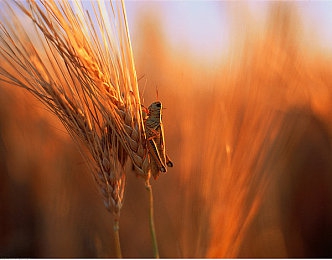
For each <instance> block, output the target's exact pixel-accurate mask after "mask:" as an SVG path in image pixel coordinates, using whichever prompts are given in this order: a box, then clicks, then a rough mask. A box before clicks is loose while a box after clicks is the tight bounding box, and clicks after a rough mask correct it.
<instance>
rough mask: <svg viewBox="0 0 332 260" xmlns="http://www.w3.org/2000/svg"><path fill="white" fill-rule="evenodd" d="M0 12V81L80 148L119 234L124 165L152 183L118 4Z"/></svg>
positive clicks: (54, 4)
mask: <svg viewBox="0 0 332 260" xmlns="http://www.w3.org/2000/svg"><path fill="white" fill-rule="evenodd" d="M84 4H86V5H87V6H84ZM2 5H5V7H6V8H1V10H2V11H1V13H0V15H1V18H2V19H1V23H0V55H1V56H2V58H3V60H4V63H3V64H2V65H1V67H0V76H1V80H3V81H5V82H7V83H9V84H11V85H16V86H18V87H21V88H24V89H26V90H28V91H29V92H31V93H32V94H33V95H34V96H35V97H37V98H38V99H39V100H40V101H41V102H42V103H44V104H45V105H46V106H47V108H48V109H49V110H50V111H51V112H53V113H54V114H55V115H56V116H57V117H58V118H59V119H60V120H61V122H62V123H63V125H64V126H65V128H66V129H67V130H68V133H69V134H70V135H71V136H72V137H73V138H74V140H76V141H77V143H79V144H80V147H81V152H82V154H83V155H84V157H85V158H87V160H88V162H89V166H90V168H91V172H92V175H93V177H94V179H95V181H96V183H97V184H98V187H99V188H100V191H101V194H102V195H103V199H104V203H105V206H106V208H107V209H108V210H109V211H110V212H112V213H113V216H114V220H115V232H118V221H119V217H120V209H121V206H122V200H123V193H124V185H125V174H124V165H125V162H126V161H127V158H130V159H131V161H132V163H133V165H134V167H135V169H136V172H137V174H138V175H140V176H142V177H143V178H144V179H145V180H146V181H147V183H148V181H149V177H150V171H149V168H150V163H149V157H148V156H146V154H147V152H146V148H145V131H144V125H143V118H142V111H141V103H140V97H139V91H138V85H137V78H136V71H135V68H134V61H133V55H132V50H131V43H130V39H129V33H128V26H127V22H126V13H125V9H124V4H123V2H114V3H112V2H108V3H106V2H104V1H93V2H85V3H83V1H80V0H76V1H73V2H70V3H68V2H65V1H60V2H58V1H54V0H51V1H41V2H36V1H33V0H27V1H26V2H19V1H17V2H16V1H14V2H10V3H9V4H8V3H5V4H4V3H2ZM17 8H18V9H19V10H18V9H17ZM19 12H22V13H24V14H25V16H23V17H24V18H22V16H20V15H19ZM27 24H28V25H27ZM117 238H118V237H117ZM118 256H121V252H120V254H118Z"/></svg>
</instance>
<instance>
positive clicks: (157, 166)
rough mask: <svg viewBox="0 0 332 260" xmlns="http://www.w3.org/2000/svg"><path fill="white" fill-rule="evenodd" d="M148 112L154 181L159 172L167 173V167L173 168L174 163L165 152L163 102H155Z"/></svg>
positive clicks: (148, 138)
mask: <svg viewBox="0 0 332 260" xmlns="http://www.w3.org/2000/svg"><path fill="white" fill-rule="evenodd" d="M146 110H147V111H146V113H147V117H146V119H145V131H146V137H147V148H148V151H149V154H150V156H151V172H152V175H153V177H154V179H157V178H158V176H159V172H166V171H167V166H168V167H173V163H172V162H171V160H170V159H169V157H168V156H167V154H166V150H165V139H164V127H163V124H162V115H161V111H162V104H161V102H159V101H156V102H153V103H152V104H151V105H150V106H149V107H148V109H146Z"/></svg>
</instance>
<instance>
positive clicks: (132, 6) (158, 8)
mask: <svg viewBox="0 0 332 260" xmlns="http://www.w3.org/2000/svg"><path fill="white" fill-rule="evenodd" d="M125 4H126V8H127V15H128V22H129V27H130V32H131V37H132V40H133V42H135V37H139V31H140V30H141V29H140V28H139V26H140V19H142V16H144V15H148V14H149V13H153V14H154V17H156V23H160V26H161V29H162V30H163V31H164V33H165V35H166V38H167V39H168V41H169V44H170V47H171V48H174V50H178V51H186V52H189V53H190V54H191V55H194V56H196V57H199V56H201V57H202V58H209V57H210V58H212V59H213V58H215V57H216V54H220V55H223V54H224V53H225V52H227V48H228V45H229V44H230V34H231V31H230V30H231V28H230V21H231V17H230V15H231V10H232V9H231V8H230V7H232V5H234V4H235V5H237V6H243V7H245V8H247V10H248V11H249V13H250V14H251V17H252V18H253V19H254V21H257V22H258V24H264V22H266V19H267V16H268V10H269V8H268V5H269V4H270V3H269V2H265V1H248V2H241V1H240V2H238V1H235V2H230V1H126V2H125ZM292 4H293V5H294V6H295V7H296V10H297V15H298V16H299V18H300V22H301V23H302V24H303V25H304V31H305V33H306V35H307V40H306V41H307V42H308V43H309V44H313V45H315V46H318V47H319V48H323V49H324V50H325V51H327V50H328V51H330V52H331V50H332V30H331V28H332V15H331V14H332V1H319V2H318V1H300V2H293V3H292ZM244 26H245V25H244ZM317 44H318V45H317Z"/></svg>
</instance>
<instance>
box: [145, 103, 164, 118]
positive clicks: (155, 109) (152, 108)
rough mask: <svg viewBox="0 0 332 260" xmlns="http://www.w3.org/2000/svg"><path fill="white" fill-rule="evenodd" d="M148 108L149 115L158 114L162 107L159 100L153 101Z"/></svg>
mask: <svg viewBox="0 0 332 260" xmlns="http://www.w3.org/2000/svg"><path fill="white" fill-rule="evenodd" d="M148 109H149V114H150V115H151V114H153V115H155V114H160V113H161V109H162V105H161V102H160V101H156V102H153V103H152V104H151V105H150V106H149V108H148Z"/></svg>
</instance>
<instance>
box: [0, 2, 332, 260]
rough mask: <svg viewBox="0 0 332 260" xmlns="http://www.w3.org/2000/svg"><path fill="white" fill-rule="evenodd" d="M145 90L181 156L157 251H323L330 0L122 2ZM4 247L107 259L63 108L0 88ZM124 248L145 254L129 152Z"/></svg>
mask: <svg viewBox="0 0 332 260" xmlns="http://www.w3.org/2000/svg"><path fill="white" fill-rule="evenodd" d="M126 6H127V14H128V21H129V27H130V33H131V40H132V45H133V51H134V57H135V63H136V69H137V74H138V78H139V86H140V91H141V94H142V97H143V103H144V104H146V105H149V104H150V103H151V102H153V101H155V100H156V99H157V98H158V99H160V100H161V101H162V102H163V105H164V107H165V108H166V109H165V110H164V114H163V122H164V127H165V132H166V145H167V146H166V149H167V151H168V154H169V155H170V157H171V158H172V160H173V162H174V168H173V169H169V171H168V173H167V174H166V175H163V176H161V177H160V178H159V179H158V180H157V181H153V183H152V185H153V189H154V195H155V218H156V219H155V222H156V229H157V237H158V241H159V247H160V255H161V256H162V257H172V258H178V257H332V189H331V187H330V185H331V183H332V150H331V134H332V119H331V118H332V117H331V115H332V114H331V112H332V106H331V102H330V100H331V98H332V92H331V87H332V86H331V84H332V70H331V69H332V66H331V64H332V63H331V62H332V47H331V46H332V31H331V30H330V28H331V26H332V18H331V17H330V15H329V12H330V10H332V2H249V3H248V2H219V1H207V2H206V1H204V2H203V1H202V2H200V1H179V2H178V1H171V2H168V1H160V2H159V1H158V2H148V1H128V2H126ZM0 92H1V93H0V257H113V256H114V255H115V254H114V250H113V237H112V221H111V215H110V214H109V213H108V212H107V211H106V209H105V208H104V206H103V203H102V199H101V198H100V196H99V194H98V191H97V188H96V185H95V184H94V182H93V179H92V178H91V176H90V174H89V172H88V167H87V165H86V162H85V161H84V159H82V157H81V155H80V153H79V151H78V149H77V147H76V145H75V144H74V142H73V141H72V140H71V139H70V138H69V136H68V134H67V133H66V131H65V129H64V128H63V127H62V126H61V124H60V122H59V121H58V120H57V119H56V118H55V117H54V116H52V115H51V114H50V113H49V112H48V111H46V109H45V108H44V107H43V106H42V105H41V104H40V103H39V102H37V101H36V100H35V99H34V98H33V97H32V96H31V95H29V94H28V93H26V92H24V91H23V90H21V89H16V88H14V87H11V86H8V85H3V86H2V87H0ZM120 225H121V226H120V237H121V243H122V251H123V256H124V257H140V258H143V257H152V256H153V252H152V245H151V239H150V234H149V224H148V195H147V192H146V191H145V188H144V183H143V180H142V179H139V178H137V177H136V176H135V174H134V173H133V172H132V171H131V167H130V165H128V171H127V187H126V191H125V199H124V206H123V209H122V212H121V221H120Z"/></svg>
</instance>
